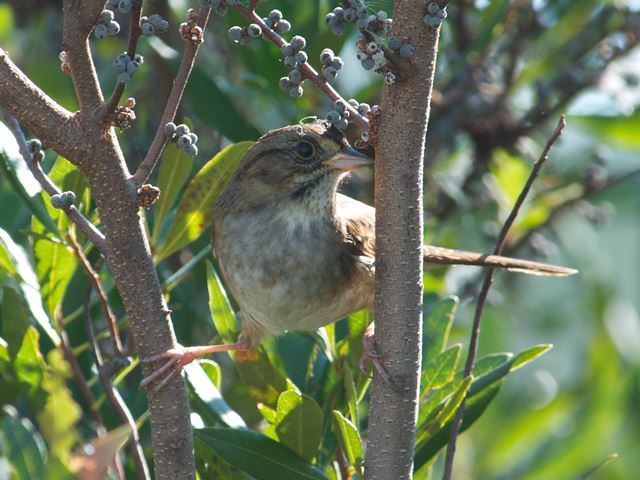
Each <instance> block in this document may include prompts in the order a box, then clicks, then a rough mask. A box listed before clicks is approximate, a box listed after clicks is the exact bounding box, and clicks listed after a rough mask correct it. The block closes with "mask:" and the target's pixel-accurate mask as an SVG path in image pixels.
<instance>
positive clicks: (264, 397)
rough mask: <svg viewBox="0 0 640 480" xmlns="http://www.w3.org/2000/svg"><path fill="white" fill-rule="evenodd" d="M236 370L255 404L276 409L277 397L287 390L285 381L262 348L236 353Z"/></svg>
mask: <svg viewBox="0 0 640 480" xmlns="http://www.w3.org/2000/svg"><path fill="white" fill-rule="evenodd" d="M233 357H234V359H235V361H236V368H237V369H238V373H239V374H240V377H242V380H243V381H244V383H245V384H246V386H247V389H248V390H249V393H250V394H251V396H252V397H253V398H254V399H255V400H256V402H260V403H264V404H265V405H267V406H269V407H271V408H274V409H275V408H276V405H277V402H278V397H279V396H280V394H281V393H282V392H284V391H285V390H287V381H286V379H285V378H284V377H283V376H282V374H281V373H280V372H279V371H278V369H277V368H276V367H274V366H273V364H272V363H271V361H270V360H269V357H268V356H267V354H266V353H265V351H264V348H263V347H260V348H258V349H257V350H247V351H245V352H242V351H241V352H236V353H235V354H234V355H233Z"/></svg>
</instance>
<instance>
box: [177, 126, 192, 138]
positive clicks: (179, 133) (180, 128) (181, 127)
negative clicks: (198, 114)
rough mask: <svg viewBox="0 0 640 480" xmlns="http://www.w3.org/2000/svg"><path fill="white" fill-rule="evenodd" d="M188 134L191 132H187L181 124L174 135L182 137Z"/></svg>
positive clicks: (185, 127) (187, 129) (186, 128)
mask: <svg viewBox="0 0 640 480" xmlns="http://www.w3.org/2000/svg"><path fill="white" fill-rule="evenodd" d="M189 133H191V131H190V130H189V127H187V126H186V125H185V124H184V123H181V124H180V125H178V126H177V127H176V131H175V134H176V135H177V136H178V137H181V136H183V135H188V134H189Z"/></svg>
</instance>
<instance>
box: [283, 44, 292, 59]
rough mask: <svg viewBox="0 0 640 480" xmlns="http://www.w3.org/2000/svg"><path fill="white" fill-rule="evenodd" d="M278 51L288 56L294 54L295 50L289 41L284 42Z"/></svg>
mask: <svg viewBox="0 0 640 480" xmlns="http://www.w3.org/2000/svg"><path fill="white" fill-rule="evenodd" d="M280 51H281V52H282V55H284V56H285V57H290V56H292V55H295V50H294V48H293V47H292V46H291V44H289V43H285V44H284V45H283V46H282V47H280Z"/></svg>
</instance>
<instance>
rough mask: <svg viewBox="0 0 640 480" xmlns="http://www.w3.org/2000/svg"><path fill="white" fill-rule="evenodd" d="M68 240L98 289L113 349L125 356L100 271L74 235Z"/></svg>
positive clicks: (94, 286)
mask: <svg viewBox="0 0 640 480" xmlns="http://www.w3.org/2000/svg"><path fill="white" fill-rule="evenodd" d="M67 241H68V242H69V245H71V249H72V250H73V254H74V255H75V256H76V258H77V259H78V261H79V262H80V266H81V267H82V270H83V271H84V273H85V275H86V276H87V278H88V279H89V282H91V285H92V286H93V289H94V290H95V291H96V295H97V296H98V300H99V301H100V307H101V308H102V314H103V315H104V318H105V319H106V321H107V325H108V326H109V331H110V332H111V341H112V342H113V350H114V351H115V352H116V354H117V355H119V356H124V355H125V351H124V349H123V348H122V341H121V340H120V333H119V332H118V322H117V320H116V317H115V315H114V314H113V312H112V311H111V307H110V306H109V301H108V300H107V295H106V294H105V293H104V289H103V288H102V282H101V281H100V275H98V273H97V272H96V271H95V270H94V269H93V267H92V266H91V263H89V259H87V257H86V255H85V254H84V252H83V251H82V247H81V246H80V245H79V244H78V241H77V240H76V239H75V238H74V236H73V235H71V234H69V235H67Z"/></svg>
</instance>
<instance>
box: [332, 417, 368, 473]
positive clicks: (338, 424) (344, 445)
mask: <svg viewBox="0 0 640 480" xmlns="http://www.w3.org/2000/svg"><path fill="white" fill-rule="evenodd" d="M332 420H333V427H334V429H335V431H336V434H337V436H338V443H339V444H340V448H341V449H342V451H343V452H344V453H345V455H346V456H347V460H349V463H350V464H351V465H353V466H354V467H355V468H356V469H358V470H359V469H360V466H361V465H362V459H363V453H362V440H361V439H360V434H359V433H358V429H357V428H356V427H355V425H354V424H353V423H351V422H350V421H349V420H348V419H346V418H344V416H343V415H342V413H340V412H339V411H338V410H334V411H333V419H332Z"/></svg>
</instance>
